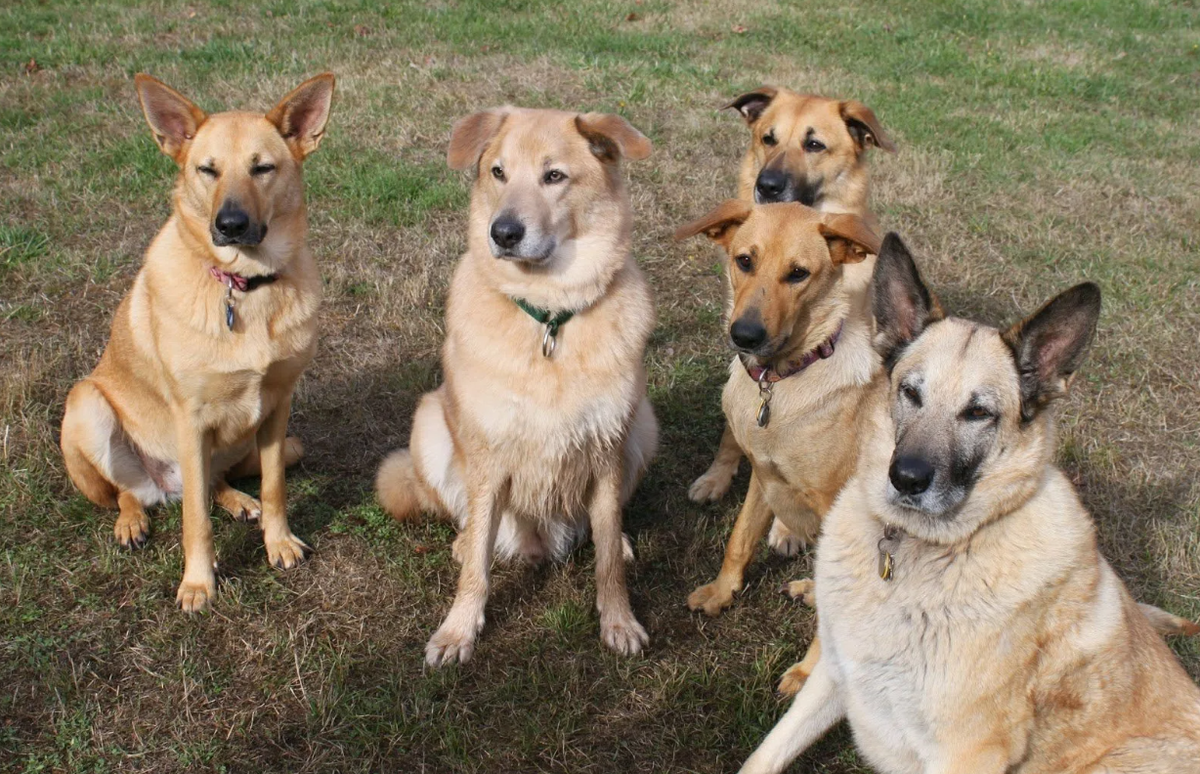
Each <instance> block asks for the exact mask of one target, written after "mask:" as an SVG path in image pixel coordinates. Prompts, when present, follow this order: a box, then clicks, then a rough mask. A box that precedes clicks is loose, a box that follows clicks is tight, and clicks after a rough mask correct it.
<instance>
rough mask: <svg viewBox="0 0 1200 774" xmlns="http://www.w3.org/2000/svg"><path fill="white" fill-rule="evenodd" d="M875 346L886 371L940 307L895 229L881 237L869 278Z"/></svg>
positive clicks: (937, 314) (935, 317)
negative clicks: (880, 243) (877, 254)
mask: <svg viewBox="0 0 1200 774" xmlns="http://www.w3.org/2000/svg"><path fill="white" fill-rule="evenodd" d="M871 286H872V300H871V308H872V311H873V312H874V314H875V330H876V334H875V348H876V349H877V350H878V351H879V354H880V355H882V356H883V362H884V365H885V366H886V367H887V369H888V370H889V371H891V369H892V367H893V366H894V365H895V364H896V361H897V360H899V359H900V355H901V354H902V353H903V351H904V348H905V347H906V346H908V345H909V343H911V342H912V341H913V340H914V339H916V338H917V337H918V336H920V335H921V332H922V331H923V330H925V328H926V327H927V326H928V325H929V324H930V323H933V322H937V321H938V320H940V319H942V317H943V314H942V308H941V306H940V305H939V304H938V302H937V299H935V298H934V297H933V295H932V294H930V292H929V289H928V288H926V287H925V283H924V282H923V281H922V280H921V275H920V273H919V272H918V271H917V264H916V262H915V261H913V257H912V254H911V253H910V252H908V248H907V247H905V246H904V242H902V241H900V236H899V235H898V234H896V233H895V232H894V231H893V232H890V233H889V234H888V235H887V236H885V237H884V238H883V245H882V246H881V247H880V248H879V257H877V258H876V259H875V274H874V277H873V279H872V280H871Z"/></svg>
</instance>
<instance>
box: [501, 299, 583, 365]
mask: <svg viewBox="0 0 1200 774" xmlns="http://www.w3.org/2000/svg"><path fill="white" fill-rule="evenodd" d="M512 301H513V303H514V304H516V305H517V306H519V307H520V308H521V311H522V312H524V313H525V314H527V315H529V316H530V317H532V318H533V319H535V320H537V321H538V322H540V323H541V324H542V325H545V326H546V333H545V335H543V336H542V355H543V356H544V357H550V356H551V355H553V354H554V348H555V346H556V345H557V344H558V329H559V327H561V326H563V325H566V323H567V320H570V319H571V318H572V317H574V316H575V310H573V309H565V310H563V311H561V312H559V313H558V314H551V313H550V310H549V309H542V308H541V307H537V306H534V305H533V304H531V303H529V302H528V301H526V300H525V299H523V298H513V300H512Z"/></svg>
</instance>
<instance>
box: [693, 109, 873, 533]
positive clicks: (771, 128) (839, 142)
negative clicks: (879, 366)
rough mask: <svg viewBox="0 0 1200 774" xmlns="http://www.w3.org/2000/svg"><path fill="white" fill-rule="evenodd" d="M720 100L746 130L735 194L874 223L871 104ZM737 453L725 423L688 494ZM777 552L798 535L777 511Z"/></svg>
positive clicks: (720, 476) (860, 279) (867, 267)
mask: <svg viewBox="0 0 1200 774" xmlns="http://www.w3.org/2000/svg"><path fill="white" fill-rule="evenodd" d="M727 107H730V108H733V109H735V110H737V111H738V113H739V114H741V116H742V118H744V119H745V121H746V126H747V128H749V130H750V145H749V147H748V148H747V149H746V153H745V156H743V158H742V165H741V170H740V172H739V175H738V198H739V199H741V200H742V201H745V202H756V203H758V204H769V203H774V202H799V203H801V204H804V205H807V206H809V207H812V208H813V209H815V210H817V211H819V212H826V213H831V214H833V213H846V214H850V215H857V216H858V217H860V218H862V219H863V221H864V222H865V223H866V224H867V225H868V227H870V228H872V229H874V228H875V218H874V216H873V215H872V214H871V211H870V206H869V202H868V193H869V190H870V177H869V174H868V170H867V156H868V154H867V151H868V150H869V149H870V148H873V147H874V148H880V149H882V150H885V151H888V152H889V153H895V152H896V146H895V144H893V142H892V140H891V138H890V137H889V136H888V135H887V133H886V132H885V131H884V129H883V126H882V125H881V124H880V122H879V119H878V118H876V117H875V113H874V111H872V110H871V109H870V108H869V107H867V106H866V105H864V104H863V103H861V102H859V101H858V100H852V99H851V100H839V99H830V98H828V97H819V96H815V95H812V94H798V93H796V92H794V91H791V90H789V89H782V88H777V87H775V86H761V87H759V88H757V89H755V90H754V91H750V92H747V93H745V94H742V95H741V96H739V97H738V98H737V99H735V100H733V101H732V102H731V103H729V105H727ZM873 268H874V264H873V263H872V262H871V261H870V260H867V261H863V262H861V263H857V264H854V265H852V266H850V267H848V269H847V274H848V279H849V280H850V281H851V282H857V283H860V284H862V285H866V283H867V282H868V281H869V280H870V277H871V271H872V269H873ZM741 459H742V449H741V448H740V447H739V446H738V445H737V440H736V438H735V437H734V434H733V432H732V431H731V429H730V428H729V426H728V424H727V425H726V428H725V432H724V433H723V434H722V436H721V445H720V449H719V450H718V452H717V456H716V458H715V459H714V460H713V462H712V464H711V465H710V466H709V468H708V470H706V471H705V472H704V474H703V475H701V476H700V477H699V478H697V479H696V480H695V481H694V482H692V485H691V487H689V488H688V497H690V498H691V499H692V500H693V501H695V502H708V501H715V500H719V499H720V498H722V497H724V496H725V493H726V492H727V491H728V490H729V485H730V484H731V483H732V481H733V477H734V475H735V474H736V473H737V469H738V465H739V463H740V462H741ZM767 540H768V542H769V543H770V545H771V547H772V548H773V549H775V551H776V552H778V553H780V554H783V555H784V556H795V555H796V554H797V553H799V551H800V549H801V548H802V547H803V544H804V541H803V539H802V538H801V537H800V536H798V535H794V534H792V533H791V532H789V531H788V529H787V527H786V526H785V525H784V524H783V522H781V521H780V520H778V519H775V520H774V521H773V522H772V524H771V531H770V533H769V535H768V538H767Z"/></svg>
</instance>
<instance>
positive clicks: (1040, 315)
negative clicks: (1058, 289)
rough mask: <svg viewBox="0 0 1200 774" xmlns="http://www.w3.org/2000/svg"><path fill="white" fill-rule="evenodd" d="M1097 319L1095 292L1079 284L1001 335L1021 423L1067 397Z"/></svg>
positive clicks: (1096, 289) (1094, 288)
mask: <svg viewBox="0 0 1200 774" xmlns="http://www.w3.org/2000/svg"><path fill="white" fill-rule="evenodd" d="M1099 319H1100V287H1099V286H1098V285H1096V284H1095V283H1093V282H1084V283H1083V284H1081V285H1076V286H1075V287H1073V288H1071V289H1070V290H1067V291H1065V292H1063V293H1060V294H1059V295H1057V296H1055V297H1054V298H1053V299H1051V300H1050V301H1049V302H1048V303H1047V304H1046V305H1045V306H1043V307H1042V308H1041V309H1039V310H1038V311H1037V312H1035V313H1034V314H1033V315H1031V316H1030V317H1027V318H1025V319H1024V320H1022V321H1021V322H1019V323H1017V324H1016V325H1014V326H1012V327H1011V328H1009V329H1008V330H1007V331H1005V332H1004V333H1003V334H1001V337H1002V338H1003V339H1004V342H1005V343H1006V344H1008V346H1009V347H1011V348H1012V351H1013V358H1014V359H1015V360H1016V362H1017V372H1018V373H1019V374H1020V379H1021V418H1022V419H1024V420H1025V421H1027V422H1028V421H1029V420H1031V419H1033V418H1034V417H1035V416H1036V415H1037V413H1038V412H1039V411H1041V410H1042V408H1044V407H1045V406H1046V404H1047V403H1049V402H1050V401H1052V400H1054V399H1055V398H1060V397H1062V396H1063V395H1066V394H1067V389H1068V388H1069V387H1070V386H1071V381H1072V380H1073V378H1074V376H1075V371H1076V370H1077V369H1078V368H1079V366H1080V364H1082V363H1083V356H1084V354H1085V353H1086V352H1087V348H1088V345H1089V344H1090V343H1091V341H1092V336H1093V334H1095V332H1096V321H1097V320H1099Z"/></svg>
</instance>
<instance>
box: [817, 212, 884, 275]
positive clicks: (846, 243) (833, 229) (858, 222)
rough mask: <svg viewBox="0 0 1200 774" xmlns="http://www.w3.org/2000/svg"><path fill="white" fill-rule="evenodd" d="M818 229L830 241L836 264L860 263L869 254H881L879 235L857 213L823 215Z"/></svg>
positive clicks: (830, 255)
mask: <svg viewBox="0 0 1200 774" xmlns="http://www.w3.org/2000/svg"><path fill="white" fill-rule="evenodd" d="M817 230H818V231H820V232H821V236H823V237H825V241H826V242H828V243H829V257H830V258H832V259H833V262H834V264H835V265H836V264H839V263H858V262H859V261H862V260H865V259H866V257H867V256H868V255H879V249H880V248H879V236H878V235H877V234H876V233H875V232H874V231H873V230H872V229H871V227H870V226H868V225H867V223H866V221H864V220H863V219H862V218H860V217H858V216H857V215H850V214H844V213H838V214H837V215H823V216H822V217H821V222H820V223H819V224H817Z"/></svg>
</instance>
